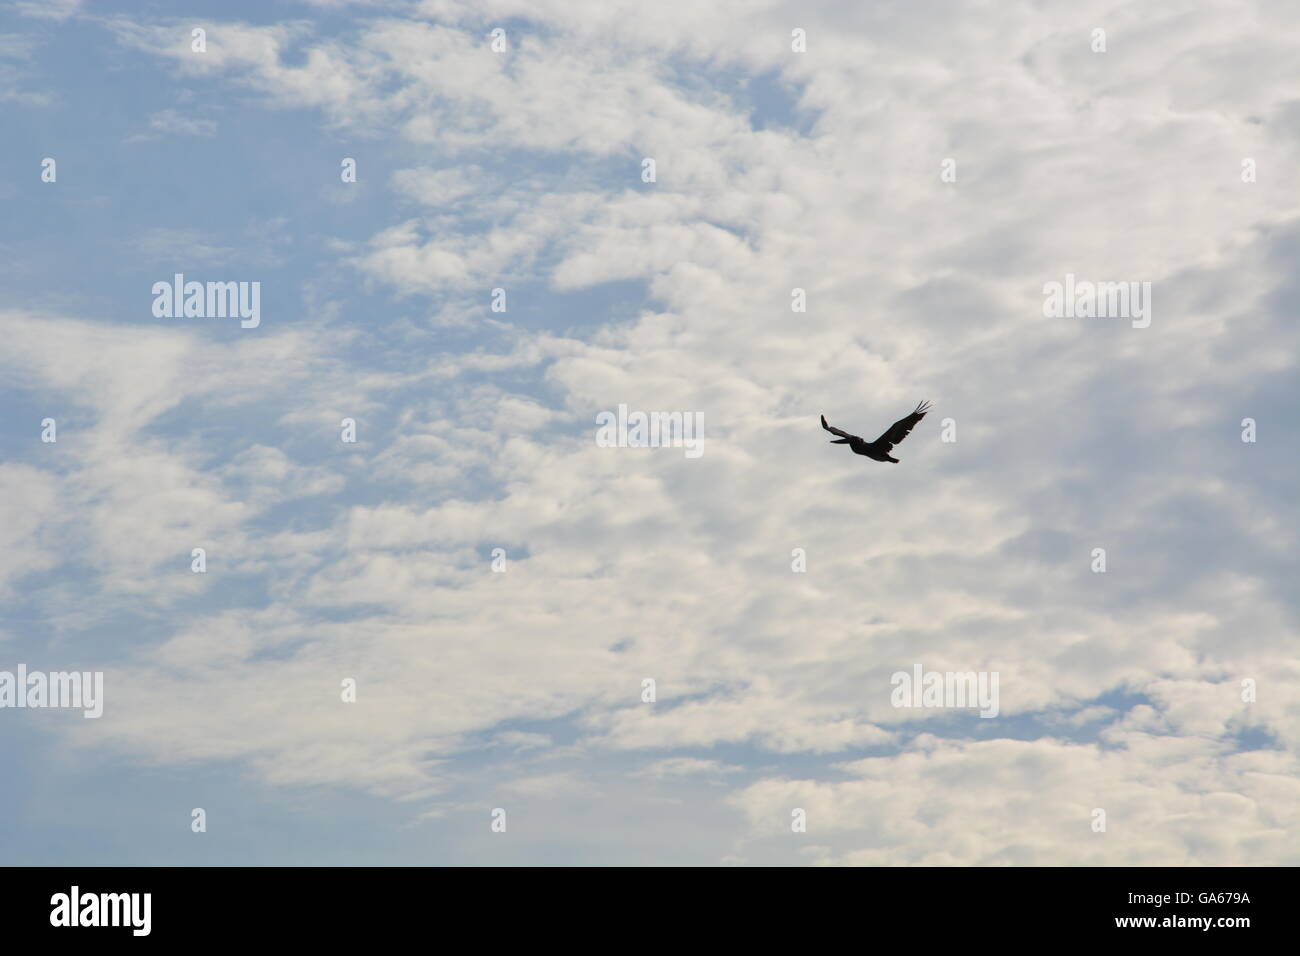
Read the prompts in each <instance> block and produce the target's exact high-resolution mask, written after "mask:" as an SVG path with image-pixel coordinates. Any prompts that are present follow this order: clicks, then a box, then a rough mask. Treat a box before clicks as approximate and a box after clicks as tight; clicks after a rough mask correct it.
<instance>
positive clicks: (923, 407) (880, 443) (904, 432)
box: [875, 402, 930, 454]
mask: <svg viewBox="0 0 1300 956" xmlns="http://www.w3.org/2000/svg"><path fill="white" fill-rule="evenodd" d="M929 410H930V403H929V402H922V403H921V404H920V405H917V406H916V409H915V410H914V411H913V412H912V414H910V415H908V416H907V417H906V418H900V419H899V420H898V421H896V422H894V424H892V425H890V426H889V430H888V431H887V432H885V433H884V434H883V435H881V436H880V437H879V438H877V439H876V441H875V444H876V446H877V447H879V448H880V449H881V451H883V452H885V454H888V453H889V451H890V449H892V448H893V447H894V446H895V445H897V444H898V443H899V442H900V441H902V440H903V439H904V438H906V437H907V436H908V435H910V434H911V433H912V429H913V428H915V427H916V423H917V422H919V421H920V420H921V419H922V418H924V417H925V413H926V412H928V411H929Z"/></svg>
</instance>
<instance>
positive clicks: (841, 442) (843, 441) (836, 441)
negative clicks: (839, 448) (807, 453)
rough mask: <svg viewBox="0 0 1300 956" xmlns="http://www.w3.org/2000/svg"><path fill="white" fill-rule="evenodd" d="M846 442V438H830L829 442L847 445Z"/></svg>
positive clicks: (847, 441)
mask: <svg viewBox="0 0 1300 956" xmlns="http://www.w3.org/2000/svg"><path fill="white" fill-rule="evenodd" d="M848 443H849V440H848V439H847V438H832V439H831V444H832V445H847V444H848Z"/></svg>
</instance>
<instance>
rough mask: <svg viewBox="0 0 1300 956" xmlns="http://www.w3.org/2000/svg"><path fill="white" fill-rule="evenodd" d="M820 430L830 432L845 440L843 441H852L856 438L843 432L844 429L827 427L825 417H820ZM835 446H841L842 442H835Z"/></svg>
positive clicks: (859, 439) (832, 426)
mask: <svg viewBox="0 0 1300 956" xmlns="http://www.w3.org/2000/svg"><path fill="white" fill-rule="evenodd" d="M822 428H824V429H826V430H827V431H828V432H830V433H831V434H832V435H839V436H840V437H841V438H845V439H848V440H850V441H852V440H853V439H854V438H858V436H857V435H850V434H849V433H848V432H846V431H844V429H842V428H836V427H835V426H834V425H827V424H826V416H825V415H823V416H822ZM858 441H862V439H861V438H858ZM836 444H843V442H837V443H836Z"/></svg>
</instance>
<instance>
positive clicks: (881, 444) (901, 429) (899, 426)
mask: <svg viewBox="0 0 1300 956" xmlns="http://www.w3.org/2000/svg"><path fill="white" fill-rule="evenodd" d="M929 410H930V403H929V402H922V403H921V404H920V405H917V406H916V408H915V409H914V410H913V412H912V414H910V415H908V416H907V417H906V418H900V419H899V420H898V421H896V422H894V424H892V425H890V426H889V430H888V431H886V432H885V433H884V434H883V435H881V436H880V437H879V438H877V439H876V440H875V441H863V440H862V439H861V438H859V437H858V436H857V435H850V434H849V433H848V432H846V431H843V430H841V429H839V428H836V427H835V426H833V425H827V424H826V416H825V415H823V416H822V428H824V429H826V430H827V431H828V432H830V433H831V434H832V435H839V436H840V437H839V438H833V439H831V444H832V445H848V446H849V450H850V451H852V452H853V454H855V455H866V456H867V457H868V458H872V459H874V460H876V461H892V462H893V463H894V464H898V459H897V458H890V457H889V452H890V450H891V449H893V447H894V446H895V445H897V444H898V443H899V442H900V441H902V440H903V439H904V438H906V437H907V436H908V435H910V434H911V433H912V429H913V428H915V427H916V423H917V422H919V421H920V420H921V419H922V418H924V417H925V413H926V412H928V411H929Z"/></svg>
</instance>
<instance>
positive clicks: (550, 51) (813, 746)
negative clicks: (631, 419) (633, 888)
mask: <svg viewBox="0 0 1300 956" xmlns="http://www.w3.org/2000/svg"><path fill="white" fill-rule="evenodd" d="M196 29H198V30H201V31H202V34H200V36H199V38H196V36H195V33H194V31H195V30H196ZM496 30H500V31H503V32H502V33H499V34H495V35H494V31H496ZM494 36H495V38H496V39H497V41H498V42H496V43H495V44H494ZM200 40H201V42H200ZM501 41H504V42H501ZM494 45H495V47H496V48H495V49H494ZM1298 74H1300V19H1297V18H1296V17H1295V15H1294V8H1293V5H1292V4H1290V3H1289V2H1284V0H1278V2H1273V0H1250V2H1246V0H1242V2H1231V3H1230V2H1223V3H1216V4H1204V3H1202V2H1199V0H1187V2H1179V0H1172V2H1169V3H1161V4H1139V3H1116V2H1094V0H1075V2H1059V3H1057V2H1031V0H1021V2H1008V3H998V4H970V3H955V2H953V3H950V2H939V0H920V2H916V0H913V2H906V3H902V2H899V3H871V4H862V3H849V2H846V0H835V2H818V0H800V2H797V3H796V2H765V0H746V2H743V3H742V2H735V0H720V2H715V3H706V4H702V3H697V2H678V0H665V2H663V3H658V4H642V3H631V2H623V0H618V2H609V0H563V2H561V0H474V2H459V0H423V2H415V0H392V2H387V0H370V2H348V0H314V2H311V0H265V2H252V0H226V2H220V3H218V2H177V3H170V2H169V3H163V2H150V0H135V2H126V0H102V2H100V0H87V2H78V0H31V2H9V0H7V2H6V3H5V4H4V6H3V7H0V129H3V136H2V137H0V288H2V289H3V290H4V296H3V299H2V300H0V342H3V346H2V347H0V407H3V409H4V414H3V415H0V448H2V449H3V453H2V454H0V543H2V544H3V547H0V672H5V671H9V672H15V673H16V672H17V669H18V667H19V665H22V666H23V667H25V668H26V669H27V671H40V672H47V673H48V672H66V671H79V672H86V673H95V672H98V673H102V675H103V686H104V691H103V713H102V716H100V717H98V718H94V719H87V718H85V717H84V716H83V713H82V711H81V710H78V709H75V708H67V707H64V708H57V707H45V708H17V707H0V766H2V767H3V768H4V772H3V776H2V779H3V782H2V783H0V862H2V863H6V864H26V865H33V864H38V865H54V864H60V865H273V864H275V865H702V866H717V865H739V866H768V865H776V866H790V865H797V866H802V865H870V866H883V865H890V866H895V865H928V866H936V865H938V866H952V865H963V866H965V865H980V866H989V865H992V866H1000V865H1060V866H1100V865H1107V866H1145V865H1279V864H1283V865H1285V864H1289V865H1296V864H1300V836H1298V835H1297V834H1298V833H1300V780H1298V778H1297V770H1298V769H1300V767H1298V761H1297V748H1298V747H1300V655H1298V654H1297V630H1298V629H1297V621H1298V618H1300V589H1298V588H1297V587H1296V582H1297V580H1300V573H1298V571H1300V568H1298V567H1297V553H1298V550H1297V533H1298V531H1300V507H1298V506H1297V498H1296V494H1295V489H1296V485H1297V478H1298V477H1300V468H1298V467H1297V463H1298V459H1297V454H1296V451H1297V448H1300V441H1298V438H1300V434H1298V432H1300V427H1298V426H1297V419H1296V412H1297V408H1298V407H1300V384H1298V379H1297V370H1296V360H1297V345H1300V333H1298V332H1297V322H1296V317H1297V311H1298V306H1300V269H1297V264H1300V193H1297V191H1296V170H1297V168H1298V166H1300V93H1297V87H1296V85H1295V77H1296V76H1297V75H1298ZM47 160H53V165H51V164H49V163H47ZM349 160H351V161H352V163H353V164H354V166H355V181H348V179H349V176H348V175H347V169H348V163H347V161H349ZM647 160H652V161H653V164H652V166H653V176H650V175H649V174H648V173H647V169H648V168H650V167H649V166H648V165H647V163H646V161H647ZM177 273H181V274H183V275H184V276H185V279H186V281H198V282H204V283H206V282H227V281H228V282H237V283H249V284H250V286H249V288H251V283H257V284H258V289H259V294H260V311H259V315H258V321H257V323H256V325H255V326H250V327H245V326H246V325H248V323H245V322H241V321H240V320H239V319H238V318H232V317H219V316H193V315H191V316H183V315H182V316H179V317H169V316H167V315H165V314H164V315H161V316H160V315H158V314H156V310H155V308H154V305H155V292H154V291H153V289H154V285H155V283H160V282H161V283H171V282H172V279H173V276H174V275H175V274H177ZM1067 277H1073V278H1070V279H1069V280H1068V281H1069V282H1070V283H1071V285H1073V284H1074V283H1075V282H1076V281H1077V282H1080V283H1082V282H1107V283H1125V284H1126V288H1127V287H1128V286H1127V284H1128V283H1136V284H1137V285H1136V286H1135V287H1133V288H1135V289H1144V290H1148V291H1147V293H1146V295H1144V298H1143V301H1144V302H1145V303H1146V306H1147V307H1148V313H1147V316H1146V318H1145V319H1140V318H1139V317H1136V316H1132V317H1130V316H1129V315H1127V314H1121V315H1113V314H1112V315H1107V316H1104V317H1096V316H1094V317H1088V316H1086V315H1079V314H1078V313H1077V312H1076V313H1075V314H1074V315H1049V314H1047V313H1048V312H1050V309H1048V308H1047V307H1046V306H1047V300H1048V294H1047V289H1048V288H1049V287H1050V285H1051V284H1052V283H1063V284H1064V283H1066V282H1067ZM1147 284H1149V285H1147ZM494 290H501V291H500V292H495V291H494ZM494 304H496V305H498V306H501V305H504V310H501V309H500V308H499V307H498V308H497V309H494ZM1071 311H1074V310H1071ZM1144 322H1145V323H1146V324H1144ZM927 399H928V400H930V401H931V402H933V406H934V407H933V409H932V411H931V412H930V413H929V414H928V415H927V417H926V418H925V419H924V420H923V421H922V422H920V423H919V424H918V425H917V426H916V428H915V430H914V431H913V432H912V433H911V435H910V436H909V437H908V438H907V440H906V441H904V442H903V443H901V444H900V445H898V446H896V447H895V449H894V451H893V454H894V455H895V456H896V457H898V458H899V459H901V462H900V463H899V464H890V463H879V462H876V461H872V460H870V459H868V458H865V457H860V456H857V455H853V454H851V453H850V452H849V451H848V449H846V448H845V447H843V446H836V445H830V444H828V443H827V439H828V438H829V437H830V436H829V435H827V434H826V433H825V432H823V431H822V430H821V428H820V426H819V422H818V417H819V416H820V415H825V416H826V417H827V418H828V419H829V420H830V422H831V423H832V424H834V425H836V426H838V427H840V428H844V429H847V430H848V431H850V432H852V433H854V434H861V435H863V436H864V437H866V438H868V439H871V438H874V437H875V436H876V435H878V434H879V433H881V432H883V431H884V430H885V428H887V427H888V425H889V424H890V423H891V422H893V421H895V420H896V419H898V418H901V417H902V416H903V415H905V414H907V413H908V412H909V411H911V410H912V409H913V408H914V407H915V406H916V404H917V403H918V402H920V401H922V400H927ZM620 405H623V406H626V407H627V408H628V409H630V410H633V411H638V410H639V411H643V412H655V411H658V412H680V413H682V414H683V415H685V416H690V417H692V420H699V421H702V423H703V444H702V446H701V448H702V453H701V454H699V455H698V456H692V455H687V454H684V451H683V449H682V448H680V447H627V446H626V445H616V446H614V447H610V446H609V445H608V443H605V442H600V441H598V440H597V437H598V436H597V422H598V416H601V415H602V413H608V412H615V413H616V412H617V409H618V408H619V406H620ZM47 420H53V422H54V428H55V433H54V437H55V439H56V440H54V441H49V440H43V435H45V434H46V433H47V432H48V426H47V424H46V422H47ZM345 420H350V421H351V422H352V423H353V426H352V428H353V429H354V431H355V441H346V440H344V439H345V438H347V437H349V436H348V434H347V428H346V427H345V425H344V422H345ZM196 548H201V549H203V555H204V561H205V570H203V571H202V572H196V571H195V570H194V567H195V564H194V561H195V558H194V549H196ZM1099 549H1100V550H1099ZM1103 562H1104V563H1103ZM1103 568H1104V570H1103ZM916 668H920V669H922V672H923V673H930V672H935V673H946V672H953V673H973V674H978V675H983V676H984V677H986V678H987V677H990V675H996V680H997V684H996V686H997V688H998V700H997V707H996V711H997V712H996V715H995V716H990V717H982V716H981V715H980V711H979V710H978V709H976V708H972V707H969V706H948V705H947V704H951V701H949V702H940V703H944V704H945V706H925V707H910V706H898V704H899V698H898V695H897V694H896V693H895V690H896V685H897V682H898V678H897V677H896V675H899V674H903V675H912V674H914V673H915V672H916V670H915V669H916ZM646 681H653V685H652V686H653V694H650V693H649V692H648V691H647V690H646V688H647V686H650V685H647V684H646V683H645V682H646ZM651 696H652V697H653V699H648V698H649V697H651ZM905 702H906V701H905ZM196 811H201V813H196Z"/></svg>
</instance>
